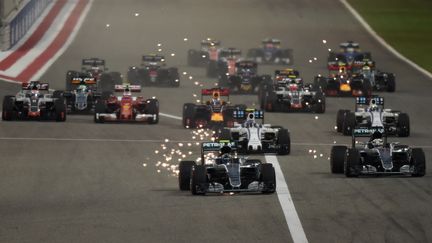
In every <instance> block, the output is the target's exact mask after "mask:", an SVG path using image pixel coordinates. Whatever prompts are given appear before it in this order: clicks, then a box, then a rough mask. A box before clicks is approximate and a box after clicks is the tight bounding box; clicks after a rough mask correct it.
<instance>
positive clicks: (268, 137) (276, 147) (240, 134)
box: [219, 109, 291, 155]
mask: <svg viewBox="0 0 432 243" xmlns="http://www.w3.org/2000/svg"><path fill="white" fill-rule="evenodd" d="M234 117H235V118H236V119H242V118H245V119H246V120H245V122H244V123H242V124H240V123H237V122H235V123H234V127H232V128H225V129H223V130H222V131H221V134H220V136H219V139H220V140H230V141H233V142H236V143H237V151H238V152H239V153H277V154H279V155H286V154H289V153H290V151H291V139H290V134H289V131H288V129H285V128H283V127H280V126H271V125H270V124H264V112H263V111H261V110H255V109H246V110H236V111H234ZM256 119H260V120H262V121H263V122H262V123H258V122H256Z"/></svg>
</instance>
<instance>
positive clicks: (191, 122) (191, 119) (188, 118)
mask: <svg viewBox="0 0 432 243" xmlns="http://www.w3.org/2000/svg"><path fill="white" fill-rule="evenodd" d="M182 124H183V127H185V128H195V104H192V103H186V104H184V105H183V118H182Z"/></svg>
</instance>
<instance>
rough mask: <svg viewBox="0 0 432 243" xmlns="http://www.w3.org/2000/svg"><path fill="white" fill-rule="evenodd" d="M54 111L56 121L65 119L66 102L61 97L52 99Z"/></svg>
mask: <svg viewBox="0 0 432 243" xmlns="http://www.w3.org/2000/svg"><path fill="white" fill-rule="evenodd" d="M54 112H55V120H56V121H58V122H64V121H66V103H65V100H64V99H63V98H58V99H56V100H55V101H54Z"/></svg>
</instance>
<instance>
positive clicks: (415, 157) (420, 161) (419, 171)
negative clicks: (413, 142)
mask: <svg viewBox="0 0 432 243" xmlns="http://www.w3.org/2000/svg"><path fill="white" fill-rule="evenodd" d="M411 165H412V166H413V167H414V171H413V173H412V174H411V175H412V176H413V177H422V176H424V175H425V174H426V159H425V154H424V151H423V149H421V148H413V149H412V154H411Z"/></svg>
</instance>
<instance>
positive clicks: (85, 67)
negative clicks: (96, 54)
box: [66, 58, 122, 91]
mask: <svg viewBox="0 0 432 243" xmlns="http://www.w3.org/2000/svg"><path fill="white" fill-rule="evenodd" d="M83 80H84V81H85V80H94V81H95V82H96V84H97V88H98V89H99V90H102V91H110V90H111V89H112V87H113V86H114V85H116V84H121V83H122V76H121V74H120V73H119V72H108V68H106V67H105V60H103V59H99V58H88V59H83V60H82V67H81V71H72V70H70V71H68V72H67V73H66V90H74V89H75V88H76V86H77V85H79V84H80V82H81V81H83ZM74 81H75V82H74Z"/></svg>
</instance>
